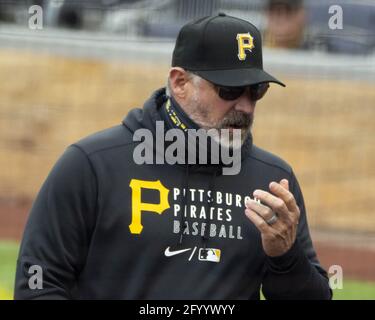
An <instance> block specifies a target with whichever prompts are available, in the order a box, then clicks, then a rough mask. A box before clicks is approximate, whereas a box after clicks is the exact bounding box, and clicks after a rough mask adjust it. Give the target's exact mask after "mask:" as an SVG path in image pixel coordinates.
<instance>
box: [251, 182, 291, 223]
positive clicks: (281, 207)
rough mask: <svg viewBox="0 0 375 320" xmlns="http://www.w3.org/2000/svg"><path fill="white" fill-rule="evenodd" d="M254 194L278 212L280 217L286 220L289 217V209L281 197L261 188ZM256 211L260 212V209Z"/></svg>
mask: <svg viewBox="0 0 375 320" xmlns="http://www.w3.org/2000/svg"><path fill="white" fill-rule="evenodd" d="M253 195H254V197H256V198H257V199H259V200H260V201H261V202H262V203H264V204H265V205H266V206H268V207H270V208H271V209H272V210H273V211H274V212H277V213H278V214H279V217H280V218H282V219H284V220H287V219H289V210H288V208H287V206H286V205H285V203H284V201H283V200H282V199H281V198H278V197H276V196H274V195H272V194H270V193H269V192H266V191H263V190H259V189H258V190H255V191H254V193H253ZM256 212H258V210H256Z"/></svg>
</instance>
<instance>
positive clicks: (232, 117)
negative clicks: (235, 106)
mask: <svg viewBox="0 0 375 320" xmlns="http://www.w3.org/2000/svg"><path fill="white" fill-rule="evenodd" d="M253 120H254V117H253V116H252V115H248V114H245V113H243V112H239V111H232V112H231V113H230V114H228V115H227V116H226V117H225V118H224V119H223V120H222V121H221V123H220V125H219V127H220V128H227V127H235V128H248V127H250V126H251V125H252V124H253Z"/></svg>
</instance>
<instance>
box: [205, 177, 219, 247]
mask: <svg viewBox="0 0 375 320" xmlns="http://www.w3.org/2000/svg"><path fill="white" fill-rule="evenodd" d="M216 175H217V170H214V171H213V173H212V176H211V179H210V184H209V190H210V195H209V196H208V199H207V203H206V221H205V222H206V227H205V229H204V234H203V236H202V242H203V247H204V249H206V247H207V242H208V239H209V237H208V234H207V233H209V230H210V229H211V218H210V213H211V207H212V204H213V195H212V194H213V193H214V192H215V187H216V186H215V182H216Z"/></svg>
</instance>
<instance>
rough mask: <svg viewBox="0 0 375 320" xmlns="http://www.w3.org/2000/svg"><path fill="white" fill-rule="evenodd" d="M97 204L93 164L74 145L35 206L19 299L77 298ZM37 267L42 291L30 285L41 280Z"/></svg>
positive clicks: (20, 266) (22, 255) (21, 260)
mask: <svg viewBox="0 0 375 320" xmlns="http://www.w3.org/2000/svg"><path fill="white" fill-rule="evenodd" d="M96 203H97V183H96V176H95V173H94V170H93V167H92V165H91V162H90V161H89V159H88V157H87V155H86V154H85V153H84V152H83V151H82V150H81V149H80V148H79V147H78V146H76V145H72V146H70V147H69V148H67V150H66V151H65V153H64V154H63V155H62V156H61V158H60V159H59V160H58V161H57V163H56V164H55V166H54V167H53V169H52V171H51V172H50V174H49V175H48V177H47V179H46V181H45V182H44V184H43V186H42V188H41V190H40V191H39V194H38V196H37V198H36V199H35V201H34V203H33V206H32V209H31V212H30V214H29V218H28V221H27V224H26V227H25V231H24V235H23V239H22V243H21V247H20V252H19V257H18V261H17V271H16V279H15V291H14V298H15V299H71V298H73V292H74V288H75V287H76V279H77V276H78V275H79V273H80V270H81V269H82V267H83V265H84V263H85V260H86V256H87V251H88V247H89V243H90V237H91V233H92V229H93V228H94V225H95V211H96ZM32 266H38V267H37V268H39V270H41V271H42V272H41V273H39V275H38V276H39V277H40V274H41V275H42V277H41V279H42V281H41V283H40V282H39V284H38V286H37V288H35V285H31V286H30V283H31V284H36V283H38V281H39V280H38V279H40V278H38V277H36V276H37V272H36V271H35V270H36V269H35V268H31V267H32ZM40 284H41V285H40ZM41 287H42V288H41ZM32 288H34V289H32Z"/></svg>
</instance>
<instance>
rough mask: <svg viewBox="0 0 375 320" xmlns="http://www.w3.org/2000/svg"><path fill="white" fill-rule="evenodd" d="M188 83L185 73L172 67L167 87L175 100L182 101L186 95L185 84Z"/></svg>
mask: <svg viewBox="0 0 375 320" xmlns="http://www.w3.org/2000/svg"><path fill="white" fill-rule="evenodd" d="M188 81H189V77H188V74H187V72H186V71H185V70H184V69H182V68H179V67H173V68H171V69H170V70H169V85H170V88H171V91H172V92H171V93H173V96H174V97H176V98H180V99H184V98H185V97H186V94H187V87H186V84H187V83H188Z"/></svg>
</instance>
